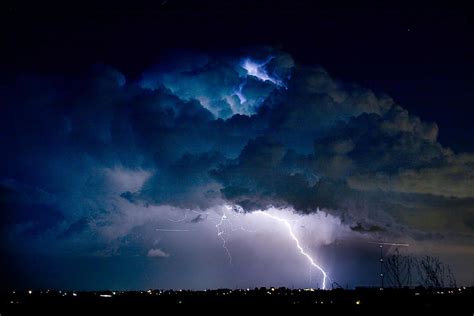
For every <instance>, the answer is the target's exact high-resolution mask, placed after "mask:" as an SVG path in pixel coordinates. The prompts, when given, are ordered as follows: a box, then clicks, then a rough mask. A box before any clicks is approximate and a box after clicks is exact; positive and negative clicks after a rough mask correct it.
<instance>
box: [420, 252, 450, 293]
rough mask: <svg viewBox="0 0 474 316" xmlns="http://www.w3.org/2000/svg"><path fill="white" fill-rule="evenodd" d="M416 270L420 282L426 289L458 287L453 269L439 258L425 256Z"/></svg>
mask: <svg viewBox="0 0 474 316" xmlns="http://www.w3.org/2000/svg"><path fill="white" fill-rule="evenodd" d="M416 268H417V270H418V275H419V278H420V281H421V283H422V285H424V286H425V287H434V288H444V287H446V286H448V287H456V279H455V277H454V274H453V272H452V271H451V268H450V267H449V265H446V264H444V263H443V262H441V261H440V260H439V258H437V257H433V256H424V257H422V258H420V259H418V260H417V262H416Z"/></svg>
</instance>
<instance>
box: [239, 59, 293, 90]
mask: <svg viewBox="0 0 474 316" xmlns="http://www.w3.org/2000/svg"><path fill="white" fill-rule="evenodd" d="M270 60H272V58H268V59H267V60H265V61H264V62H261V63H258V62H256V61H253V60H251V59H250V58H246V59H244V60H243V61H242V63H241V66H242V68H244V69H245V70H246V71H247V75H248V76H253V77H256V78H258V79H260V80H262V81H270V82H271V83H273V84H275V85H277V86H280V87H283V86H284V84H283V82H281V80H279V79H277V78H272V77H271V76H270V75H269V74H268V73H267V71H266V69H265V65H267V64H268V63H269V62H270Z"/></svg>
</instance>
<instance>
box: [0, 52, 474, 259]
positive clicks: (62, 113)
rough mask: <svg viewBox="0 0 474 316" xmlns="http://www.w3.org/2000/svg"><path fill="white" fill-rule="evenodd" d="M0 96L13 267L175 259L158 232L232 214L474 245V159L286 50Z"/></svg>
mask: <svg viewBox="0 0 474 316" xmlns="http://www.w3.org/2000/svg"><path fill="white" fill-rule="evenodd" d="M1 90H2V91H1V94H0V102H1V104H2V116H1V118H0V120H1V124H0V130H1V133H0V135H1V136H0V137H1V143H2V146H3V150H2V155H1V158H0V159H1V165H0V203H1V209H2V212H1V215H0V216H1V222H0V229H1V234H2V240H3V241H4V245H2V246H3V247H4V248H5V249H8V250H9V251H12V252H20V253H21V249H24V250H25V252H26V251H35V252H39V253H44V254H55V255H58V254H66V253H67V254H68V255H71V254H74V253H75V254H78V253H81V254H89V255H92V256H99V257H110V256H114V255H121V256H128V257H133V256H134V255H141V256H145V257H146V256H148V257H162V258H168V257H169V259H168V260H171V259H172V258H174V257H175V252H172V250H170V253H171V255H170V253H168V251H167V252H165V251H163V250H161V248H158V247H157V243H158V240H156V239H155V238H154V237H152V236H153V232H156V231H155V229H154V228H155V226H153V225H154V224H155V223H157V222H160V221H162V220H163V219H169V221H168V222H167V223H170V224H172V225H175V224H176V223H178V222H183V223H185V224H186V225H187V224H192V225H194V226H199V225H202V224H203V223H205V222H206V221H209V220H210V219H209V218H208V217H209V216H208V213H204V212H206V211H209V210H214V209H215V208H217V207H221V206H222V205H238V206H239V209H241V210H243V212H248V213H252V212H254V211H256V210H265V209H268V208H270V207H281V208H292V209H294V210H295V212H296V213H297V214H301V215H304V214H311V215H314V214H319V213H320V212H324V213H325V214H327V216H331V217H330V218H331V221H336V222H337V223H338V225H339V224H340V225H346V226H347V227H351V228H352V230H351V232H352V233H354V234H382V235H383V236H386V237H388V236H390V238H392V237H393V238H396V237H401V236H408V238H412V239H414V240H420V241H422V240H423V241H425V240H439V239H444V240H456V241H460V242H461V243H465V244H470V243H471V244H472V242H473V241H474V208H473V205H474V186H473V183H474V155H473V154H472V153H457V152H454V151H453V150H451V149H450V148H448V147H446V146H444V145H443V144H441V143H439V142H438V132H439V131H438V126H437V125H436V123H435V122H426V121H424V120H423V118H418V117H416V116H414V115H412V114H410V113H409V112H408V111H407V110H405V109H404V108H403V105H399V104H397V103H396V102H395V101H394V100H393V99H392V98H390V97H389V96H387V95H384V94H379V93H375V92H373V91H371V90H368V89H365V88H363V87H360V86H358V85H356V84H352V83H347V82H342V81H339V80H337V79H334V78H332V77H331V76H330V74H328V73H327V72H326V71H325V70H324V69H323V68H321V67H317V66H307V65H300V64H298V63H297V61H296V62H295V61H294V60H293V59H292V57H291V56H290V55H288V54H287V53H284V52H281V51H278V50H273V49H259V50H255V51H249V52H245V53H244V54H241V55H236V56H220V55H219V56H216V55H205V54H195V55H190V54H187V55H186V54H175V55H174V58H169V59H168V60H163V61H161V62H159V63H158V64H157V65H156V67H154V68H152V69H150V70H147V71H145V72H144V73H143V76H142V77H141V79H140V80H137V81H128V80H127V78H125V76H124V75H122V74H121V73H120V71H119V70H116V69H112V68H110V67H106V66H97V67H95V68H93V69H91V71H90V72H88V73H87V74H85V75H81V76H77V77H75V78H70V77H61V78H57V77H47V78H45V77H43V76H39V75H18V76H17V77H16V78H15V80H14V82H11V83H8V84H7V83H4V84H2V88H1ZM185 210H188V211H194V212H198V213H190V214H192V216H190V215H187V214H188V213H186V212H184V211H185ZM334 219H337V220H334ZM321 221H323V220H321ZM160 224H162V222H160ZM346 226H344V227H346ZM191 233H192V232H191ZM186 234H187V232H182V233H179V232H177V233H176V234H175V235H177V236H178V238H187V237H186V236H189V235H186ZM166 236H169V234H168V235H166ZM167 238H168V237H167ZM193 238H194V237H193ZM165 241H166V240H165ZM193 242H197V241H193ZM331 242H332V241H331ZM46 243H48V245H50V246H48V247H44V245H45V244H46ZM160 245H161V241H160ZM193 247H194V246H193ZM196 247H197V246H196ZM164 249H168V248H164ZM174 249H175V250H176V249H179V247H178V246H176V247H175V248H174ZM194 251H197V250H189V253H190V254H193V253H194ZM468 251H472V248H471V250H468ZM178 253H179V254H178V255H181V256H184V254H185V253H186V252H184V251H181V252H179V251H178ZM203 260H204V259H203ZM202 264H203V266H205V265H206V264H208V263H207V262H203V263H202Z"/></svg>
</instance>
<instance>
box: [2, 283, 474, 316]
mask: <svg viewBox="0 0 474 316" xmlns="http://www.w3.org/2000/svg"><path fill="white" fill-rule="evenodd" d="M473 299H474V287H468V288H466V287H461V288H445V289H425V288H423V287H419V288H414V289H408V288H405V289H391V288H387V289H383V290H381V289H379V288H356V289H354V290H344V289H333V290H326V291H324V290H316V289H312V288H309V289H288V288H284V287H281V288H273V287H271V288H265V287H261V288H255V289H236V290H232V289H217V290H204V291H190V290H151V289H150V290H146V291H100V292H72V291H56V290H43V291H33V290H30V291H11V292H6V293H5V292H4V293H3V294H2V302H1V310H0V313H1V314H2V315H12V314H14V315H19V314H23V313H24V312H25V311H28V310H33V311H36V312H38V313H41V314H43V313H44V314H64V312H65V311H67V313H71V312H73V313H74V312H80V313H86V314H89V313H92V312H94V311H98V310H107V311H108V312H115V311H117V312H119V311H126V310H131V311H132V310H133V314H134V315H136V314H145V313H147V314H148V313H150V311H159V310H161V308H162V307H163V306H176V307H184V308H193V307H199V308H210V307H212V306H225V307H226V308H232V309H234V308H237V309H240V308H248V307H251V306H259V307H265V308H271V307H284V306H294V305H297V306H304V307H308V308H311V310H312V311H331V312H339V311H348V312H352V313H359V312H360V313H365V312H377V311H378V310H383V311H387V310H389V311H390V312H393V311H397V312H403V311H409V312H410V313H411V312H422V313H424V314H425V313H426V314H425V315H430V314H437V313H439V312H442V311H445V310H447V309H453V308H454V310H455V314H456V315H472V312H474V304H473Z"/></svg>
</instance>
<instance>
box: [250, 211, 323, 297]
mask: <svg viewBox="0 0 474 316" xmlns="http://www.w3.org/2000/svg"><path fill="white" fill-rule="evenodd" d="M259 213H260V214H262V215H265V216H267V217H270V218H272V219H274V220H276V221H279V222H281V223H283V224H285V226H286V228H287V229H288V233H289V234H290V236H291V238H292V239H293V240H294V241H295V243H296V247H297V248H298V250H299V251H300V253H301V254H302V255H303V256H305V257H306V259H308V261H309V263H310V264H311V265H312V266H313V267H315V268H316V269H318V270H319V271H321V273H322V274H323V286H322V289H323V290H325V289H326V278H327V274H326V271H324V269H323V268H322V267H321V266H320V265H318V264H317V263H316V262H314V260H313V258H311V256H310V255H309V254H308V253H306V252H305V251H304V249H303V247H301V245H300V241H299V240H298V238H297V237H296V236H295V234H294V233H293V229H292V228H291V225H290V223H289V222H288V221H287V220H285V219H283V218H280V217H277V216H274V215H271V214H268V213H266V212H263V211H260V212H259Z"/></svg>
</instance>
